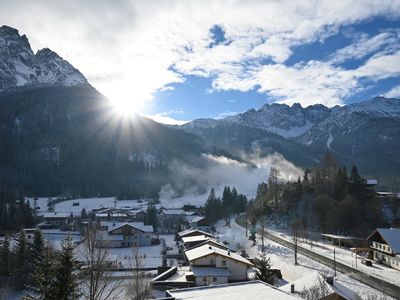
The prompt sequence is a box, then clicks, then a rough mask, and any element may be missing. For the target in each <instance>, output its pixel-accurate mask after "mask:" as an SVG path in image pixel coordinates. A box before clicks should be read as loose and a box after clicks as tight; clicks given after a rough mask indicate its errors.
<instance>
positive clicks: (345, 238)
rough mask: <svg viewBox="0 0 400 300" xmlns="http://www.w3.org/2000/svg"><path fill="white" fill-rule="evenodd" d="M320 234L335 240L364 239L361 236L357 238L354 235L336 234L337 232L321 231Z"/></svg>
mask: <svg viewBox="0 0 400 300" xmlns="http://www.w3.org/2000/svg"><path fill="white" fill-rule="evenodd" d="M321 235H323V236H326V237H329V238H332V239H335V240H350V241H353V240H364V239H363V238H358V237H355V236H351V235H337V234H328V233H322V234H321Z"/></svg>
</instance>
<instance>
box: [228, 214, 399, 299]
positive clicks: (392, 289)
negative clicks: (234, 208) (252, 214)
mask: <svg viewBox="0 0 400 300" xmlns="http://www.w3.org/2000/svg"><path fill="white" fill-rule="evenodd" d="M236 222H237V223H238V224H239V225H240V226H242V227H244V222H245V218H244V216H243V215H242V216H239V217H238V218H237V220H236ZM258 234H261V232H258ZM263 236H264V237H266V238H268V239H270V240H271V241H274V242H276V243H278V244H280V245H282V246H284V247H286V248H289V249H291V250H294V244H293V243H292V242H290V241H287V240H285V239H282V238H280V237H278V236H276V235H273V234H271V233H269V232H267V231H264V234H263ZM297 252H298V253H300V254H302V255H304V256H307V257H309V258H311V259H313V260H315V261H317V262H319V263H321V264H324V265H326V266H328V267H330V268H334V264H336V270H337V271H339V272H341V273H345V274H347V275H348V276H349V277H351V278H353V279H355V280H358V281H360V282H362V283H364V284H366V285H368V286H370V287H373V288H374V289H376V290H378V291H381V292H383V293H385V294H387V295H389V296H391V297H394V298H396V299H400V286H398V285H396V284H394V283H391V282H388V281H385V280H383V279H381V278H378V277H376V276H372V275H369V274H367V273H365V272H362V271H360V270H358V269H355V268H353V267H350V266H348V265H346V264H343V263H341V262H338V261H336V262H334V260H333V259H331V258H329V257H326V256H324V255H321V254H319V253H316V252H314V251H311V250H309V249H306V248H304V247H302V246H299V245H297Z"/></svg>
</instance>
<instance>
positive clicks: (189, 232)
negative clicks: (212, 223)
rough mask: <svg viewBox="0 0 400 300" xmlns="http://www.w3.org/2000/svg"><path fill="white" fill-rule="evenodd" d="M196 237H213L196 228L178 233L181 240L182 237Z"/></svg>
mask: <svg viewBox="0 0 400 300" xmlns="http://www.w3.org/2000/svg"><path fill="white" fill-rule="evenodd" d="M197 235H200V236H203V235H205V236H208V237H210V238H213V237H214V235H212V234H211V233H209V232H206V231H203V230H200V229H196V228H189V229H186V230H183V231H180V232H178V236H179V237H180V238H181V239H182V238H183V237H189V236H197Z"/></svg>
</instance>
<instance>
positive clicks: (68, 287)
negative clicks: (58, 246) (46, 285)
mask: <svg viewBox="0 0 400 300" xmlns="http://www.w3.org/2000/svg"><path fill="white" fill-rule="evenodd" d="M73 249H74V247H73V243H72V240H71V238H68V239H66V240H64V241H63V247H62V251H61V253H60V256H59V259H58V264H57V273H56V276H55V281H54V285H53V292H54V297H55V299H58V300H70V299H71V300H72V299H77V298H78V295H77V294H78V293H77V276H76V274H75V273H74V270H75V260H74V253H73Z"/></svg>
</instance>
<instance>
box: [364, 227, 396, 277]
mask: <svg viewBox="0 0 400 300" xmlns="http://www.w3.org/2000/svg"><path fill="white" fill-rule="evenodd" d="M367 240H368V241H369V243H370V247H371V249H372V251H373V253H374V260H376V261H378V262H380V263H383V264H385V265H387V266H389V267H392V268H394V269H397V270H400V228H378V229H376V230H375V231H374V232H373V233H372V234H371V235H370V236H369V237H368V238H367Z"/></svg>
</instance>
